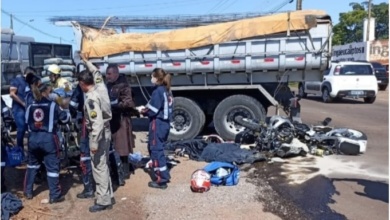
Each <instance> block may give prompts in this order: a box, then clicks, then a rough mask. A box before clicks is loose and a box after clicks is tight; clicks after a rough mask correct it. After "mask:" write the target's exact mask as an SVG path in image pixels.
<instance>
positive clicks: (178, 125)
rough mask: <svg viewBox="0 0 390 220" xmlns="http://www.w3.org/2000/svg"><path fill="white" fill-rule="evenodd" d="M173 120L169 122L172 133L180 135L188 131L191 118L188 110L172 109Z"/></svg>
mask: <svg viewBox="0 0 390 220" xmlns="http://www.w3.org/2000/svg"><path fill="white" fill-rule="evenodd" d="M172 118H173V120H172V122H171V133H172V134H174V135H182V134H185V133H186V132H188V130H189V129H190V128H191V125H192V118H191V116H190V114H188V112H186V111H184V110H174V111H173V117H172Z"/></svg>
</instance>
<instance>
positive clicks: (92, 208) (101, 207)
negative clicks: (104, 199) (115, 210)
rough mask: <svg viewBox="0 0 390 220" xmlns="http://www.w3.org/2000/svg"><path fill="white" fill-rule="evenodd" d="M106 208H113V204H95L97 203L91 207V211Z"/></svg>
mask: <svg viewBox="0 0 390 220" xmlns="http://www.w3.org/2000/svg"><path fill="white" fill-rule="evenodd" d="M106 209H112V205H99V204H95V205H93V206H91V207H89V211H90V212H100V211H103V210H106Z"/></svg>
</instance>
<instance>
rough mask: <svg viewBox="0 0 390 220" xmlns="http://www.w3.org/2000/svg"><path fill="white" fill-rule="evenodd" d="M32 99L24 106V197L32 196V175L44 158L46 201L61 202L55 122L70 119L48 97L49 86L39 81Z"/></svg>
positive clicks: (67, 114)
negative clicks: (46, 187)
mask: <svg viewBox="0 0 390 220" xmlns="http://www.w3.org/2000/svg"><path fill="white" fill-rule="evenodd" d="M33 95H34V102H33V104H31V105H30V106H28V107H27V110H26V118H25V119H26V124H27V126H28V130H29V138H28V164H27V171H26V177H25V189H24V196H25V197H26V198H27V199H32V198H33V185H34V178H35V175H36V173H37V171H38V169H39V168H40V164H42V161H45V166H46V170H47V182H48V185H49V190H50V193H49V195H50V199H49V203H50V204H52V203H57V202H62V201H64V200H65V198H64V197H63V196H62V195H61V187H60V182H59V175H60V159H59V148H60V146H59V143H58V137H57V124H58V123H60V124H66V123H68V122H69V120H70V114H69V112H66V111H62V110H61V108H60V107H59V106H58V105H57V104H56V103H55V102H53V101H50V100H49V95H50V88H49V87H48V86H47V85H46V84H41V85H40V86H39V87H38V90H34V91H33Z"/></svg>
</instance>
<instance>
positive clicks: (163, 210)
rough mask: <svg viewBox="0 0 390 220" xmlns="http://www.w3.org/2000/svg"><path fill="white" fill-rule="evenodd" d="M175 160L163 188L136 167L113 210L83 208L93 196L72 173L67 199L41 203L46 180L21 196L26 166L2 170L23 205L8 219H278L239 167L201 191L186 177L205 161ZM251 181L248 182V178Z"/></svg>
mask: <svg viewBox="0 0 390 220" xmlns="http://www.w3.org/2000/svg"><path fill="white" fill-rule="evenodd" d="M136 136H137V139H136V149H135V152H136V151H140V152H142V153H143V154H147V149H146V144H145V143H141V141H140V140H141V139H144V138H145V137H146V133H145V132H136ZM178 161H180V163H179V164H177V166H175V167H173V169H172V170H171V176H172V179H171V183H170V184H169V187H168V189H166V190H158V189H152V188H149V187H148V186H147V183H148V182H149V181H150V177H149V175H148V174H147V173H145V172H144V171H143V170H142V169H137V170H136V172H135V175H132V176H131V178H130V179H129V180H127V181H126V185H125V186H123V187H119V188H118V189H117V190H116V191H115V193H114V196H115V199H116V204H115V205H114V207H113V209H112V210H108V211H103V212H99V213H89V211H88V208H89V206H91V205H92V203H93V200H92V199H87V200H80V199H77V198H76V194H77V193H78V192H80V191H81V190H82V188H83V187H82V185H81V182H80V180H79V176H78V175H77V173H66V172H64V173H63V175H61V184H62V188H63V191H64V192H66V201H65V202H63V203H60V204H54V205H49V204H41V200H43V199H46V198H48V193H49V192H48V188H47V185H46V184H42V185H36V187H35V191H34V199H33V200H25V199H24V198H22V192H23V191H22V190H23V184H22V183H23V178H24V172H25V167H18V168H10V169H8V170H7V174H6V176H7V182H6V183H7V184H8V186H9V188H10V189H11V191H13V192H14V193H16V194H17V195H18V196H19V197H21V198H22V201H23V205H24V208H23V209H22V210H21V211H20V212H19V214H18V215H16V216H14V217H13V218H12V219H39V220H41V219H93V220H98V219H151V220H153V219H158V220H164V219H170V220H171V219H280V218H278V217H276V216H275V215H273V214H272V213H265V212H264V211H263V205H262V204H261V203H260V202H259V201H258V200H256V192H257V191H258V188H257V186H255V185H254V184H253V183H251V181H248V180H249V177H248V176H249V173H250V172H251V171H253V169H251V170H250V171H249V172H248V171H242V172H241V178H240V182H239V184H238V185H237V186H231V187H212V188H211V190H210V191H209V192H206V193H203V194H200V193H193V192H191V190H190V185H189V183H190V176H191V174H192V172H193V171H194V170H196V169H199V168H202V167H204V166H205V165H206V163H203V162H196V161H192V160H189V159H188V158H183V157H182V158H178ZM252 182H253V181H252Z"/></svg>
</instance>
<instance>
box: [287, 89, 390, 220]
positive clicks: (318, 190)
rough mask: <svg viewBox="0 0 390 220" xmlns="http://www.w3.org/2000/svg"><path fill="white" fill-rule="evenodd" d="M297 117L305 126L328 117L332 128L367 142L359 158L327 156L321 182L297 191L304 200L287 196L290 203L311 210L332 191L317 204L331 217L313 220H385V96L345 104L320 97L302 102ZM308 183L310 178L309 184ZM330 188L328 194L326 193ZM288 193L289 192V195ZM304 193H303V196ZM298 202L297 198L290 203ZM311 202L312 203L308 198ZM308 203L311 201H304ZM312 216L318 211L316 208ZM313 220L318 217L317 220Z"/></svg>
mask: <svg viewBox="0 0 390 220" xmlns="http://www.w3.org/2000/svg"><path fill="white" fill-rule="evenodd" d="M300 103H301V106H302V107H301V118H302V121H303V122H304V123H309V124H318V122H319V121H322V120H323V119H324V118H325V117H331V118H332V122H331V125H332V126H334V127H348V128H352V129H356V130H360V131H363V132H364V133H365V134H366V135H367V137H368V145H367V152H366V153H365V154H363V155H360V156H344V155H331V156H326V157H329V158H326V160H325V159H324V161H323V162H322V163H320V167H321V166H322V167H327V170H326V169H325V170H326V171H327V172H324V171H322V173H321V174H322V175H321V177H322V179H318V178H317V179H316V180H314V181H313V182H312V183H311V184H306V185H305V186H304V184H303V185H302V187H300V188H299V190H300V191H299V192H303V195H305V196H299V195H298V194H297V193H295V194H294V193H292V194H291V195H293V196H292V199H293V200H294V199H297V200H301V202H300V203H302V204H303V206H301V208H303V209H305V207H307V209H309V208H310V205H311V204H312V203H313V202H314V203H316V202H318V201H313V200H318V199H316V198H320V199H322V198H323V196H316V194H325V193H328V192H330V191H331V193H328V194H329V198H326V201H323V202H322V203H324V204H322V205H325V206H327V207H326V209H327V210H328V211H329V210H330V212H331V213H336V214H337V215H334V216H333V217H330V216H329V215H328V216H327V215H322V216H321V215H315V216H317V217H318V218H321V219H323V218H324V219H370V220H374V219H388V218H389V209H388V208H389V207H388V201H389V189H388V188H389V185H388V183H389V179H388V178H389V93H388V91H384V92H383V91H381V92H379V94H378V96H377V100H376V102H375V103H374V104H365V103H363V100H352V99H344V100H341V101H338V102H336V103H329V104H328V103H323V102H322V100H321V98H319V97H311V96H309V97H308V98H306V99H303V100H301V102H300ZM311 180H313V178H312V179H311ZM329 189H331V190H329ZM294 190H296V189H294ZM290 191H292V190H290ZM305 192H306V194H305ZM294 197H298V198H294ZM313 198H314V199H313ZM307 201H313V202H307ZM313 210H315V211H314V212H321V210H318V208H316V209H313ZM316 219H317V218H316Z"/></svg>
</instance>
